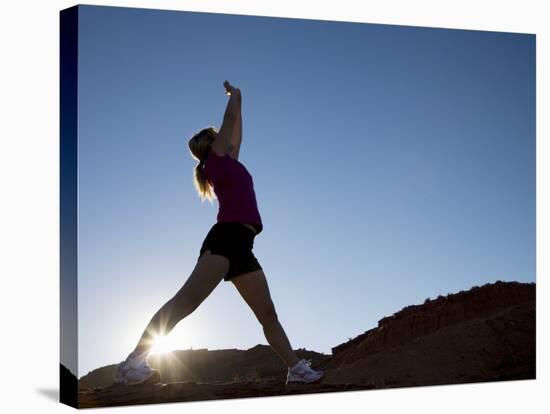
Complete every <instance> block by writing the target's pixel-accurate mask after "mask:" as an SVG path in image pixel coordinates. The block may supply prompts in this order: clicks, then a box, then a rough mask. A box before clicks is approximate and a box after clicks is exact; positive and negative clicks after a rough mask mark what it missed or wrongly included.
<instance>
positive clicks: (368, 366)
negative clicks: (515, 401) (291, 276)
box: [78, 281, 536, 408]
mask: <svg viewBox="0 0 550 414" xmlns="http://www.w3.org/2000/svg"><path fill="white" fill-rule="evenodd" d="M535 289H536V286H535V284H534V283H528V284H527V283H519V282H500V281H498V282H496V283H492V284H486V285H484V286H481V287H478V286H475V287H473V288H471V289H470V290H468V291H461V292H458V293H455V294H449V295H446V296H439V297H438V298H436V299H433V300H429V299H428V300H426V301H425V302H424V303H423V304H419V305H411V306H407V307H405V308H403V309H401V310H400V311H398V312H396V313H394V314H393V315H391V316H388V317H384V318H382V319H380V321H379V322H378V326H376V327H374V328H372V329H369V330H367V331H365V332H364V333H362V334H360V335H357V336H356V337H355V338H353V339H351V340H350V341H348V342H345V343H342V344H339V345H337V346H335V347H333V348H332V354H331V355H325V354H322V353H317V352H315V351H310V350H306V349H303V348H302V349H298V350H296V353H297V355H298V357H300V358H306V359H311V361H312V367H313V368H319V369H323V370H324V371H325V378H324V379H323V381H321V382H320V383H318V384H308V385H291V386H285V385H284V381H285V378H286V367H285V366H284V365H283V364H282V362H281V361H280V359H279V358H278V357H277V356H276V354H275V353H274V352H273V351H272V350H271V348H270V347H269V346H267V345H256V346H255V347H253V348H250V349H248V350H239V349H223V350H207V349H199V350H186V351H173V352H172V353H171V354H169V355H166V354H164V355H162V356H153V357H151V358H150V359H149V364H150V365H151V366H152V367H154V368H156V369H158V370H159V372H160V378H158V377H157V378H153V379H152V380H151V381H150V382H149V383H147V384H142V385H132V386H123V385H117V384H113V381H112V377H113V373H114V369H115V364H112V365H109V366H105V367H101V368H98V369H96V370H94V371H92V372H90V373H88V374H87V375H85V376H83V377H82V378H80V379H79V380H78V388H79V392H78V399H79V407H80V408H89V407H102V406H115V405H132V404H150V403H163V402H175V401H199V400H211V399H228V398H244V397H258V396H268V395H292V394H301V393H321V392H337V391H351V390H365V389H373V388H394V387H409V386H421V385H440V384H457V383H468V382H483V381H502V380H519V379H534V378H535V371H536V369H535V367H536V364H535V361H536V359H535V358H536V352H535V342H536V341H535V320H536V318H535V314H536V306H535Z"/></svg>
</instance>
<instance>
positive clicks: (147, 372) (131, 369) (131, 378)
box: [113, 352, 158, 385]
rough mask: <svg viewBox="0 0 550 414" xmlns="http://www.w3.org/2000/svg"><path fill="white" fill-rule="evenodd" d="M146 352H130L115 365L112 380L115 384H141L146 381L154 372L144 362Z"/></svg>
mask: <svg viewBox="0 0 550 414" xmlns="http://www.w3.org/2000/svg"><path fill="white" fill-rule="evenodd" d="M146 359H147V354H141V355H135V354H134V352H132V353H131V354H130V355H128V357H127V358H126V359H125V360H124V361H122V362H120V363H119V364H118V365H117V367H116V372H115V375H114V378H113V380H114V382H115V383H116V384H126V385H129V384H141V383H142V382H145V381H147V380H148V379H149V378H151V377H152V376H153V374H155V373H156V372H158V371H157V370H155V369H152V368H151V367H150V366H149V365H148V364H147V362H146Z"/></svg>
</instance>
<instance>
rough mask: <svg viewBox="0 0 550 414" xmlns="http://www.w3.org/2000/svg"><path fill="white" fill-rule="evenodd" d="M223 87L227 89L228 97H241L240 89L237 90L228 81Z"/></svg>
mask: <svg viewBox="0 0 550 414" xmlns="http://www.w3.org/2000/svg"><path fill="white" fill-rule="evenodd" d="M223 86H224V87H225V94H226V95H232V94H235V95H240V94H241V90H240V89H239V88H235V87H234V86H233V85H231V84H230V83H229V82H228V81H225V82H224V83H223Z"/></svg>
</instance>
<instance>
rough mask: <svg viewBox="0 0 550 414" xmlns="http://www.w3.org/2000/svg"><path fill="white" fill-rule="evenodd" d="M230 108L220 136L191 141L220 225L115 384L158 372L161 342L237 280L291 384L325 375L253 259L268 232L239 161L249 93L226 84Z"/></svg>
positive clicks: (201, 185)
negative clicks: (305, 352) (156, 347)
mask: <svg viewBox="0 0 550 414" xmlns="http://www.w3.org/2000/svg"><path fill="white" fill-rule="evenodd" d="M224 87H225V90H226V94H228V95H229V96H230V97H229V101H228V103H227V107H226V109H225V114H224V117H223V122H222V126H221V128H220V130H219V132H217V131H216V129H215V128H213V127H208V128H205V129H203V130H201V131H200V132H198V133H197V134H195V135H194V136H193V137H191V139H190V140H189V150H190V151H191V154H192V155H193V157H194V158H196V159H197V160H199V161H200V162H199V164H198V165H197V166H196V167H195V175H194V184H195V187H196V189H197V191H198V193H199V195H200V197H201V199H202V201H204V199H209V200H210V201H212V199H213V198H214V194H215V196H216V198H217V199H218V201H219V210H218V216H217V223H216V224H214V225H213V226H212V228H211V229H210V231H209V232H208V234H207V235H206V238H205V239H204V241H203V243H202V246H201V249H200V253H199V257H198V259H197V263H196V265H195V268H194V269H193V272H192V273H191V275H190V276H189V278H188V279H187V281H186V282H185V284H184V285H183V286H182V287H181V289H180V290H179V291H178V292H177V293H176V294H175V295H174V296H173V297H172V298H171V299H170V300H169V301H168V302H166V303H165V304H164V305H163V306H162V307H161V308H160V309H159V310H158V311H157V313H156V314H155V315H154V316H153V318H152V319H151V321H150V322H149V324H148V326H147V328H146V329H145V331H144V332H143V335H142V336H141V338H140V340H139V342H138V344H137V346H136V348H135V349H134V350H133V351H132V352H131V353H130V354H129V355H128V357H127V358H126V359H125V360H124V361H122V362H120V363H119V364H118V365H117V369H116V373H115V378H114V380H115V382H117V383H124V384H135V383H142V382H144V381H146V380H147V379H149V378H150V377H151V376H152V375H153V374H154V373H155V372H156V371H155V370H153V369H152V368H151V367H150V366H149V365H148V364H147V362H146V359H147V355H148V353H149V351H150V350H151V347H152V345H153V343H154V338H155V337H157V336H163V335H167V334H168V333H169V332H170V331H171V330H172V329H173V328H174V326H175V325H176V324H177V323H178V322H179V321H180V320H182V319H183V318H185V317H186V316H188V315H189V314H191V313H192V312H193V311H194V310H195V309H196V308H197V307H198V306H199V305H200V304H201V303H202V301H203V300H204V299H206V298H207V297H208V295H209V294H210V293H211V292H212V291H213V290H214V288H215V287H216V286H217V285H218V283H219V282H220V281H221V280H222V279H223V280H224V281H231V282H233V284H234V285H235V287H236V288H237V290H238V291H239V293H240V294H241V296H242V297H243V299H244V300H245V301H246V303H247V304H248V305H249V306H250V308H251V309H252V311H253V312H254V314H255V315H256V318H257V319H258V321H259V322H260V324H261V325H262V327H263V331H264V334H265V337H266V339H267V341H268V342H269V344H270V346H271V347H272V348H273V350H274V351H275V352H276V353H277V354H278V355H279V357H280V358H281V359H282V360H283V361H284V363H285V364H286V366H287V368H288V371H287V379H286V384H288V383H292V382H294V383H296V382H297V383H312V382H317V381H319V380H320V379H321V378H322V377H323V375H324V373H323V371H320V370H319V371H316V370H313V369H312V368H310V366H309V365H310V363H309V361H306V360H304V359H301V360H298V358H297V356H296V354H295V353H294V351H293V350H292V347H291V346H290V343H289V341H288V338H287V336H286V334H285V331H284V329H283V327H282V326H281V324H280V322H279V320H278V317H277V313H276V312H275V307H274V305H273V302H272V300H271V296H270V293H269V288H268V285H267V281H266V277H265V274H264V272H263V269H262V267H261V265H260V263H259V262H258V260H257V259H256V257H255V256H254V254H253V253H252V247H253V244H254V238H255V237H256V235H258V234H259V233H260V232H261V231H262V230H263V224H262V220H261V217H260V214H259V211H258V207H257V203H256V196H255V192H254V185H253V180H252V176H251V175H250V174H249V172H248V170H247V169H246V167H245V166H244V165H243V164H241V163H240V162H239V161H238V157H239V149H240V146H241V139H242V116H241V91H240V89H238V88H235V87H233V86H232V85H231V84H230V83H229V82H228V81H225V82H224Z"/></svg>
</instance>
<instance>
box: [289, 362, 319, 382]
mask: <svg viewBox="0 0 550 414" xmlns="http://www.w3.org/2000/svg"><path fill="white" fill-rule="evenodd" d="M310 365H311V360H310V359H308V360H307V361H306V360H305V359H301V360H300V362H298V363H297V364H296V365H295V366H294V367H292V368H288V373H287V375H286V384H292V383H305V384H309V383H312V382H317V381H319V380H320V379H321V378H323V376H324V375H325V373H324V372H323V371H321V370H318V371H315V370H314V369H312V368H310Z"/></svg>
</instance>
